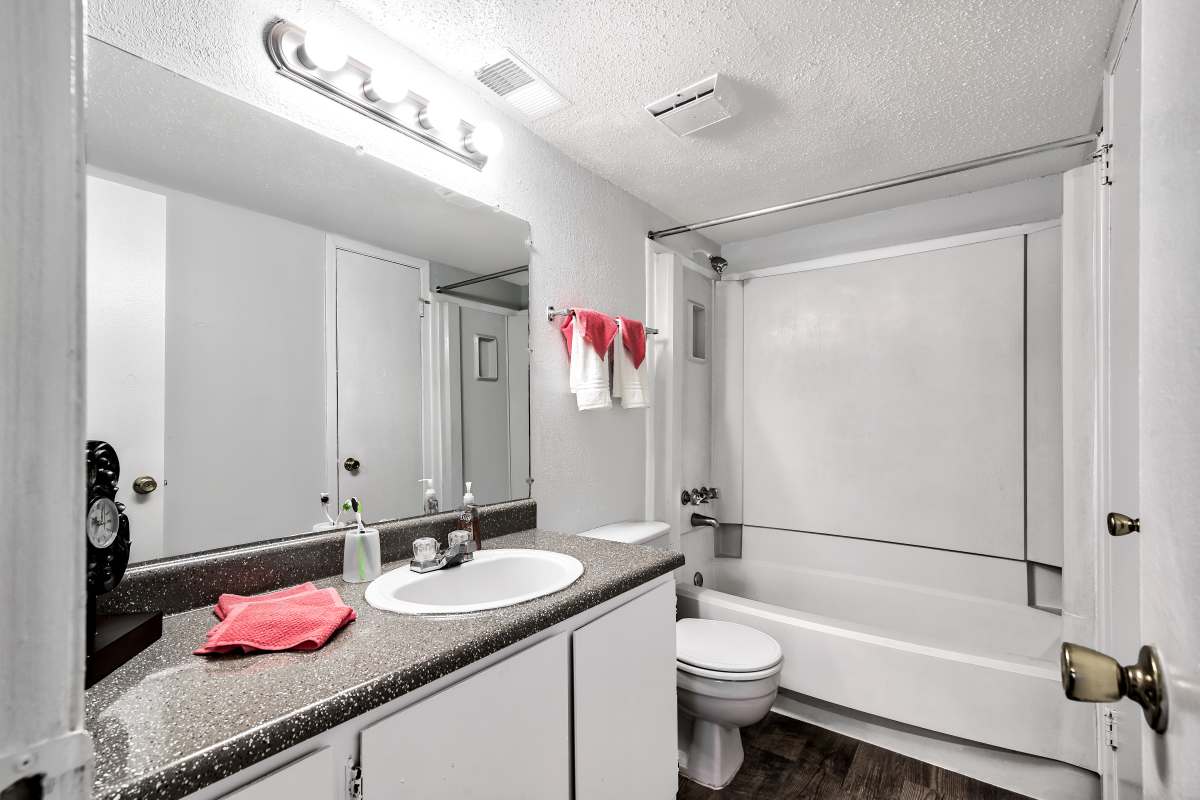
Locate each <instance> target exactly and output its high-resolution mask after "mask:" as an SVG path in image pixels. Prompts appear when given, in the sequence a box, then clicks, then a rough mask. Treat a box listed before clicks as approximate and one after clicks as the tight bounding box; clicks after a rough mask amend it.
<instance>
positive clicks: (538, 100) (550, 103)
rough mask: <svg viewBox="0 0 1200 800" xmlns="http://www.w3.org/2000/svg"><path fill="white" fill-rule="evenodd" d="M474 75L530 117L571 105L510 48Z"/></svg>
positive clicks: (532, 118)
mask: <svg viewBox="0 0 1200 800" xmlns="http://www.w3.org/2000/svg"><path fill="white" fill-rule="evenodd" d="M475 77H476V79H477V80H478V81H479V82H480V83H482V84H483V85H484V86H486V87H487V88H489V89H491V90H492V91H493V92H495V93H496V94H498V95H500V96H501V97H503V98H504V99H505V100H506V101H508V103H509V104H510V105H512V107H513V108H515V109H517V110H518V111H520V112H521V113H522V114H524V115H525V116H526V117H527V118H529V119H531V120H534V119H541V118H542V117H545V116H547V115H549V114H553V113H554V112H555V111H559V110H561V109H564V108H566V107H567V106H569V105H570V103H569V102H567V98H565V97H563V96H562V95H561V94H559V92H558V90H557V89H555V88H554V87H553V86H551V85H550V84H549V83H548V82H547V81H546V79H545V78H543V77H542V76H541V75H539V74H538V73H537V71H536V70H534V69H533V67H531V66H529V65H528V64H526V63H525V62H524V61H523V60H522V59H521V58H520V57H519V56H517V54H516V53H514V52H513V51H511V50H504V51H503V52H501V53H500V54H499V55H498V57H497V58H496V59H495V60H493V61H492V63H490V64H488V65H487V66H484V67H481V68H480V69H478V70H476V72H475Z"/></svg>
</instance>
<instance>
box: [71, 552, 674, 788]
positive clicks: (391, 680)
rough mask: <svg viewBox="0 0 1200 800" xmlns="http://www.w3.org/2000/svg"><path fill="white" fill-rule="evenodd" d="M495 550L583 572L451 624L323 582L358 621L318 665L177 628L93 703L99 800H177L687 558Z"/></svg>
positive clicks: (200, 622) (171, 620)
mask: <svg viewBox="0 0 1200 800" xmlns="http://www.w3.org/2000/svg"><path fill="white" fill-rule="evenodd" d="M484 547H485V549H494V548H502V547H519V548H536V549H542V550H553V551H556V552H559V553H567V554H569V555H572V556H575V557H576V558H578V559H579V560H580V561H581V562H582V563H583V566H584V572H583V575H582V576H581V577H580V578H579V580H577V581H576V582H575V583H573V584H572V585H571V586H569V587H567V588H566V589H563V590H562V591H560V592H556V593H554V594H551V595H547V596H546V597H542V598H539V599H537V600H531V601H529V602H527V603H521V604H519V605H515V606H509V607H507V608H501V609H496V610H494V611H483V612H479V613H475V614H461V615H455V616H453V617H417V616H407V615H401V614H393V613H390V612H386V611H378V610H376V609H374V608H371V607H370V606H369V605H367V603H366V601H365V600H364V599H363V593H364V591H365V589H366V584H360V585H350V584H345V583H343V582H342V581H341V579H340V578H331V579H327V580H322V581H319V582H318V585H319V586H334V587H336V588H337V589H338V591H339V592H340V593H341V595H342V598H343V599H344V600H345V601H346V603H347V604H349V605H350V606H352V607H353V608H354V610H355V611H356V612H358V620H357V621H356V622H353V623H351V624H350V625H349V626H348V627H347V628H345V629H344V630H342V631H341V632H340V633H339V634H337V636H336V637H335V638H334V639H333V640H332V641H331V642H330V643H329V644H327V645H326V646H325V647H324V648H322V649H321V650H317V651H315V652H309V653H270V654H261V655H254V656H225V657H220V658H205V657H202V656H194V655H192V654H191V653H192V650H193V649H195V648H196V647H197V646H198V645H199V644H200V642H202V641H203V640H204V634H205V633H206V632H207V631H208V629H209V628H210V627H211V626H212V625H213V624H214V623H215V622H216V618H215V617H214V616H213V615H212V613H211V611H210V610H208V609H198V610H195V611H187V612H184V613H181V614H176V615H174V616H170V617H167V618H166V619H165V620H164V621H163V636H162V639H160V640H159V641H158V642H156V643H155V644H153V645H152V646H151V647H150V648H149V649H147V650H146V651H145V652H143V653H141V654H140V655H139V656H137V658H135V659H134V660H133V661H131V662H129V663H128V664H126V665H125V666H123V667H121V668H120V669H118V670H117V671H116V672H114V673H113V674H112V675H109V676H108V677H107V678H105V679H104V680H102V681H100V682H99V683H97V684H96V685H95V686H93V687H92V688H91V689H89V690H88V691H87V695H86V701H87V709H86V713H87V718H86V725H87V728H88V730H89V731H90V732H91V734H92V736H93V738H94V746H95V749H96V767H95V783H94V786H93V798H95V800H116V798H132V797H137V798H141V800H177V798H180V797H183V796H184V795H187V794H189V793H191V792H194V791H196V790H198V789H201V788H203V787H205V786H208V785H210V784H212V783H215V782H216V781H218V780H220V779H222V778H224V777H227V776H229V775H232V774H234V773H235V772H238V771H239V770H241V769H244V768H246V767H248V766H250V765H251V764H254V763H256V762H258V761H261V760H263V759H264V758H267V757H269V756H272V755H274V754H275V753H279V752H281V751H283V750H285V749H287V748H289V747H291V746H293V745H295V744H298V743H300V742H302V741H304V740H305V739H308V738H310V737H312V736H315V735H316V734H318V733H321V732H322V731H325V730H328V729H330V728H332V727H334V726H335V725H338V724H340V723H342V722H345V721H347V720H350V719H353V718H354V717H356V716H358V715H360V714H362V713H364V712H366V711H369V710H370V709H372V708H377V707H378V706H381V705H383V704H384V703H387V702H388V701H390V700H394V699H395V698H397V697H400V696H401V695H404V694H406V693H408V692H411V691H412V690H414V689H417V688H419V687H421V686H424V685H425V684H427V683H430V682H432V681H434V680H436V679H438V678H440V677H442V676H444V675H447V674H449V673H451V672H454V671H455V670H458V669H461V668H462V667H465V666H468V665H469V664H471V663H473V662H475V661H477V660H479V659H481V658H483V657H485V656H487V655H490V654H491V653H494V652H496V651H498V650H502V649H503V648H505V647H507V646H508V645H511V644H513V643H514V642H517V641H520V640H521V639H524V638H525V637H527V636H531V635H533V634H535V633H537V632H538V631H541V630H545V629H546V628H548V627H550V626H552V625H555V624H557V623H558V622H561V621H563V620H565V619H567V618H569V617H572V616H574V615H575V614H578V613H580V612H581V611H585V610H587V609H588V608H591V607H593V606H596V605H599V604H600V603H602V602H604V601H605V600H608V599H610V598H612V597H616V596H617V595H619V594H621V593H623V592H626V591H628V590H630V589H633V588H635V587H637V586H639V585H641V584H643V583H646V582H647V581H649V580H652V579H653V578H656V577H658V576H659V575H664V574H666V573H668V572H670V571H671V570H673V569H675V568H676V567H679V566H680V565H682V563H683V556H681V555H679V554H678V553H671V552H667V551H661V550H653V549H650V548H648V547H638V546H636V545H627V544H619V543H615V542H606V541H600V540H596V539H587V538H584V537H579V536H567V535H563V534H558V533H550V532H547V531H540V530H530V531H524V532H521V533H513V534H508V535H506V536H500V537H497V538H494V539H489V540H487V541H486V542H485V543H484ZM403 563H404V562H394V563H392V564H390V565H388V566H387V567H385V569H392V568H395V567H396V566H400V565H402V564H403Z"/></svg>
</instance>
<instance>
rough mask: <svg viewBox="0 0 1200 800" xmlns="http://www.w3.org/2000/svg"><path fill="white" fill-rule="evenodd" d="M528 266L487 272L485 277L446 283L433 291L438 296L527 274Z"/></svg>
mask: <svg viewBox="0 0 1200 800" xmlns="http://www.w3.org/2000/svg"><path fill="white" fill-rule="evenodd" d="M528 271H529V265H528V264H526V265H525V266H523V267H513V268H512V269H502V270H500V271H499V272H489V273H488V274H487V275H477V276H475V277H474V278H467V279H466V280H465V281H455V282H454V283H447V284H446V285H445V286H439V287H437V288H436V289H434V291H435V292H437V293H438V294H442V293H443V292H449V291H451V290H453V289H458V288H460V287H463V286H470V285H471V284H473V283H483V282H484V281H492V280H495V279H496V278H507V277H508V276H509V275H516V274H517V273H518V272H528Z"/></svg>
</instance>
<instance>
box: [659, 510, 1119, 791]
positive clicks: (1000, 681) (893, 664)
mask: <svg viewBox="0 0 1200 800" xmlns="http://www.w3.org/2000/svg"><path fill="white" fill-rule="evenodd" d="M683 542H684V555H685V557H687V559H688V563H687V565H686V566H685V567H683V568H682V569H681V571H680V573H679V575H678V582H677V597H678V609H679V616H680V617H698V618H702V619H717V620H725V621H729V622H738V623H741V624H744V625H749V626H751V627H754V628H757V629H759V630H761V631H765V632H766V633H769V634H770V635H772V636H773V637H775V639H776V640H778V642H779V644H780V646H781V647H782V648H783V657H784V661H783V672H782V673H781V676H780V682H781V685H782V687H783V688H784V689H788V690H791V691H794V692H798V693H800V694H803V695H808V696H811V697H816V698H819V699H821V700H824V701H827V702H830V703H834V704H837V705H840V706H845V707H847V708H851V709H855V710H858V711H861V712H865V713H868V714H874V715H876V716H879V717H884V718H887V719H891V720H896V721H899V722H903V723H906V724H909V725H913V726H917V727H919V728H924V729H926V730H929V731H935V732H938V733H942V734H947V735H950V736H954V737H958V738H961V739H967V740H971V741H975V742H981V743H984V744H988V745H993V746H996V747H1002V748H1006V749H1009V750H1015V751H1018V752H1021V753H1028V754H1030V755H1035V756H1041V757H1045V758H1051V759H1055V760H1058V761H1062V762H1065V763H1068V764H1073V765H1075V766H1079V767H1083V768H1085V769H1090V770H1096V769H1097V753H1096V733H1095V730H1096V728H1095V726H1096V719H1095V711H1094V709H1093V708H1092V707H1091V706H1089V705H1085V704H1081V703H1071V702H1068V701H1067V700H1066V699H1065V698H1064V697H1063V693H1062V688H1061V684H1060V678H1059V669H1058V662H1057V657H1058V650H1059V644H1060V636H1061V627H1062V626H1061V623H1062V620H1061V617H1058V616H1057V615H1054V614H1049V613H1046V612H1044V611H1039V610H1037V609H1033V608H1029V607H1027V606H1025V605H1023V604H1019V603H1013V602H1004V601H1000V600H995V599H991V598H987V597H979V596H973V595H970V594H964V593H961V592H952V591H946V590H943V589H937V588H929V587H927V586H920V585H914V584H909V583H902V582H898V581H893V580H885V579H881V578H877V577H867V576H862V575H856V574H849V573H846V572H835V571H829V570H820V569H813V568H810V567H806V566H802V565H800V564H797V563H787V561H786V559H785V560H784V562H783V563H780V560H779V559H777V558H773V559H772V560H766V559H761V558H759V559H755V558H741V559H733V558H720V559H715V558H713V557H712V533H711V531H704V530H697V531H694V532H691V533H688V534H685V536H684V537H683ZM749 550H750V551H753V552H757V553H758V554H759V555H761V554H762V548H749ZM744 552H745V551H744ZM783 552H784V553H785V554H786V550H784V551H783ZM773 555H774V553H773ZM696 572H700V573H701V575H702V576H703V586H696V585H693V583H692V581H693V578H694V575H695V573H696Z"/></svg>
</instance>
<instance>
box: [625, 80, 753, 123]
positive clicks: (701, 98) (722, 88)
mask: <svg viewBox="0 0 1200 800" xmlns="http://www.w3.org/2000/svg"><path fill="white" fill-rule="evenodd" d="M646 110H647V111H649V112H650V116H652V117H654V118H655V119H656V120H658V121H659V122H661V123H662V124H663V125H666V126H667V128H668V129H669V130H670V131H671V133H674V134H675V135H676V136H687V135H688V134H692V133H695V132H696V131H698V130H701V129H702V128H707V127H708V126H709V125H716V124H717V123H718V122H723V121H724V120H727V119H729V118H730V117H732V116H733V115H734V114H735V113H736V109H735V107H734V99H733V96H732V93H731V92H730V87H729V83H728V81H722V80H721V76H720V75H709V76H708V77H707V78H705V79H703V80H700V81H696V82H695V83H693V84H692V85H691V86H688V87H686V88H684V89H680V90H679V91H677V92H675V93H674V94H669V95H667V96H666V97H663V98H660V99H658V100H655V101H654V102H653V103H650V104H649V105H647V106H646Z"/></svg>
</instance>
